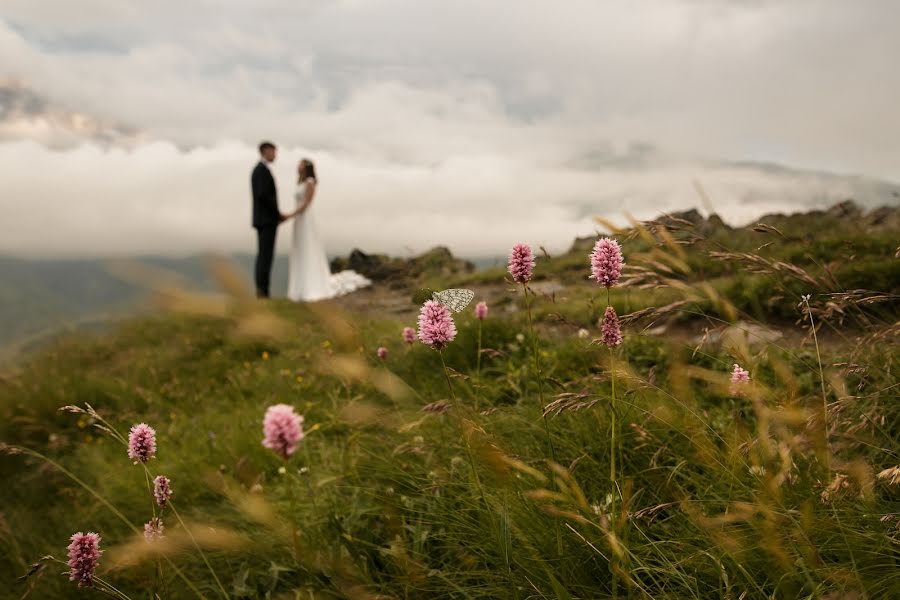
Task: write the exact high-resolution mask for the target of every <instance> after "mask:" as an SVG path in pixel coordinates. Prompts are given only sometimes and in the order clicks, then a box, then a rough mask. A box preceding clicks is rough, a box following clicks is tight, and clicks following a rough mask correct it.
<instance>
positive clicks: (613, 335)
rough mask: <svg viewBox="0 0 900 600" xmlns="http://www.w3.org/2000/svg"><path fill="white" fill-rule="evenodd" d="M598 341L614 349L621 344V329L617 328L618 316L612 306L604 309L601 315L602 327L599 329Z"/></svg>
mask: <svg viewBox="0 0 900 600" xmlns="http://www.w3.org/2000/svg"><path fill="white" fill-rule="evenodd" d="M600 341H602V342H603V343H604V344H606V345H607V346H609V347H610V348H615V347H616V346H618V345H619V344H621V343H622V329H621V328H620V327H619V316H618V315H617V314H616V309H614V308H613V307H612V306H607V307H606V312H604V313H603V325H602V326H601V327H600Z"/></svg>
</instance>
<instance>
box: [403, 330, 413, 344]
mask: <svg viewBox="0 0 900 600" xmlns="http://www.w3.org/2000/svg"><path fill="white" fill-rule="evenodd" d="M403 341H404V342H406V343H407V344H410V345H412V344H414V343H415V342H416V330H415V329H413V328H412V327H404V328H403Z"/></svg>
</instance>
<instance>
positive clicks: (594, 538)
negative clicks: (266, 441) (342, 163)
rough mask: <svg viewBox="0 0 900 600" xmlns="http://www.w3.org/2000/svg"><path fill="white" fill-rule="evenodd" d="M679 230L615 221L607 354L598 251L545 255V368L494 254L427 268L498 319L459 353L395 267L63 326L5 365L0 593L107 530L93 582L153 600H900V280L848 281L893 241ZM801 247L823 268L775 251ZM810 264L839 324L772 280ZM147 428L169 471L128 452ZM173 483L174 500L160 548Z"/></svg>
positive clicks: (541, 338) (53, 580)
mask: <svg viewBox="0 0 900 600" xmlns="http://www.w3.org/2000/svg"><path fill="white" fill-rule="evenodd" d="M825 218H829V219H833V218H834V217H827V216H826V217H825ZM681 220H685V221H686V219H681ZM829 222H830V223H832V224H834V223H835V222H836V221H829ZM679 223H680V221H676V222H673V223H670V225H672V227H670V228H659V227H656V226H654V225H647V226H646V227H645V231H644V233H643V234H642V233H641V232H640V231H638V230H635V231H631V232H622V233H621V234H620V235H619V238H620V240H622V241H623V247H624V252H625V259H626V261H627V264H628V265H629V268H628V269H627V270H626V272H625V275H624V279H625V280H626V281H629V280H630V281H632V282H634V284H635V285H634V286H631V287H616V288H613V289H612V290H611V294H610V297H611V299H612V302H613V304H614V305H615V306H616V308H617V309H618V310H619V313H620V314H623V315H624V314H625V313H633V312H634V311H636V310H642V309H645V308H647V309H648V310H645V311H643V312H641V313H639V314H632V317H631V318H628V319H626V321H627V322H628V326H627V327H626V328H625V330H624V335H625V341H624V343H623V344H622V346H621V347H619V348H617V349H615V350H614V351H610V350H609V349H607V348H606V347H604V346H602V345H600V344H597V343H592V338H594V337H597V336H598V335H599V331H598V329H597V326H596V320H597V317H598V316H599V315H600V314H601V313H602V312H603V308H605V304H606V291H605V290H603V289H602V288H599V289H598V287H597V285H596V284H593V283H590V282H588V281H585V278H584V274H585V273H586V272H587V270H588V267H587V262H586V256H585V254H586V252H585V246H588V245H589V244H588V243H587V242H586V241H585V242H580V246H578V247H576V248H575V249H573V252H572V253H571V254H570V255H567V256H560V257H555V258H552V259H542V258H540V257H539V258H538V261H537V267H536V275H537V281H536V282H535V283H534V289H535V291H536V292H538V293H537V294H536V295H535V296H529V298H530V301H529V302H530V303H531V304H530V306H531V312H532V314H533V315H534V317H535V320H536V330H537V348H538V350H539V352H538V354H537V363H536V362H535V355H534V354H533V350H534V348H535V346H533V345H532V339H531V337H530V334H529V324H528V323H529V318H528V310H527V308H528V305H526V304H525V303H524V298H523V296H522V294H521V291H518V292H517V291H515V288H514V287H513V286H511V285H509V284H508V283H504V282H503V281H502V277H501V274H499V273H493V274H492V273H491V272H490V271H484V272H476V273H474V274H473V273H468V274H466V273H458V274H455V275H449V276H448V275H440V276H439V275H437V274H436V273H433V272H425V273H423V274H422V279H421V282H417V283H442V284H450V283H454V284H464V285H468V286H471V287H473V288H474V289H475V290H476V294H477V297H476V300H480V299H487V300H488V302H489V305H490V307H491V309H490V312H489V314H488V317H487V319H486V320H485V321H484V322H483V324H482V328H481V333H480V336H479V322H478V321H477V320H476V319H475V318H474V317H473V316H472V314H471V310H467V311H466V312H464V313H461V314H460V315H457V316H456V325H457V328H458V335H457V337H456V339H455V340H454V341H453V342H452V343H450V344H449V345H448V346H447V348H446V350H445V351H444V352H443V353H442V354H439V353H437V352H435V351H434V350H431V349H429V348H427V347H425V346H424V345H422V344H420V343H418V342H417V343H415V344H414V345H412V346H407V345H406V344H405V343H404V342H403V341H402V339H401V337H400V330H401V328H402V327H403V326H407V325H414V323H415V317H416V310H417V307H415V306H413V305H412V304H411V302H409V300H408V298H409V293H408V292H409V289H408V287H411V286H406V287H400V288H393V287H391V286H390V285H387V284H383V285H379V286H377V287H376V288H375V289H373V290H368V291H366V292H364V293H361V294H358V295H354V296H351V297H347V298H344V299H341V300H339V301H335V302H330V303H320V304H314V305H294V304H290V303H286V302H277V301H276V302H272V303H265V304H258V303H255V302H254V303H250V304H243V303H242V302H240V301H239V300H236V299H232V300H230V301H227V302H226V301H224V300H223V299H216V298H210V297H205V296H204V297H198V296H191V295H184V296H180V297H177V298H174V299H173V300H172V301H170V302H169V304H168V306H169V308H171V309H173V310H174V312H171V313H169V314H165V315H158V316H155V317H148V318H143V319H139V320H133V321H129V322H126V323H124V324H122V325H121V326H120V327H119V328H118V329H117V330H116V331H115V333H113V334H111V335H96V336H94V335H79V336H77V337H72V338H68V339H63V340H59V341H57V342H56V343H54V344H53V345H51V346H49V347H47V348H46V349H44V350H42V351H40V352H39V353H37V354H35V355H34V356H33V357H31V358H30V359H29V360H28V361H27V362H26V363H24V364H23V365H22V366H21V367H20V368H19V369H18V370H17V371H15V372H12V373H10V374H8V375H6V376H4V377H3V379H2V381H0V439H2V440H3V442H4V443H5V444H8V446H6V447H5V448H6V450H7V453H5V454H0V473H2V476H3V480H4V481H6V482H10V485H6V486H3V487H2V488H0V549H2V552H0V573H2V577H3V580H4V581H5V582H9V585H7V586H6V587H5V589H4V590H3V591H0V595H2V597H9V598H20V597H22V596H23V595H25V594H27V593H29V590H31V591H30V593H31V597H36V598H63V597H73V594H74V593H75V591H76V590H75V588H74V587H73V586H74V584H73V583H71V582H69V581H67V580H66V578H65V577H62V576H60V575H59V573H61V572H63V571H65V570H66V568H65V566H63V565H60V564H57V563H54V562H52V561H51V560H50V559H46V560H44V561H43V562H41V563H40V565H42V566H36V567H34V572H33V574H32V576H31V577H30V578H28V579H26V580H22V581H16V580H15V578H16V577H18V576H20V575H23V574H24V573H26V572H28V571H29V568H30V565H32V564H33V563H35V561H37V560H38V559H40V557H42V556H45V555H48V554H50V555H53V556H54V557H55V558H56V559H62V560H65V546H66V544H67V543H68V537H69V536H70V535H71V534H72V533H74V532H77V531H97V532H99V533H100V534H101V536H102V537H103V541H102V547H103V548H104V549H105V550H106V552H105V553H104V554H103V556H102V558H101V562H100V570H99V571H98V574H99V576H100V577H101V578H102V579H103V580H104V581H108V582H110V583H112V584H114V585H115V586H116V588H117V589H118V590H120V592H121V593H122V594H124V595H127V596H129V597H131V598H139V597H147V596H148V594H150V593H152V592H155V593H158V594H159V596H160V597H162V598H192V597H205V598H213V597H222V596H226V597H235V598H266V597H269V598H295V597H302V598H307V597H311V598H353V599H357V598H359V599H362V598H527V597H546V598H551V597H552V598H598V597H610V596H612V595H613V594H614V593H615V594H617V595H619V596H622V597H625V596H626V595H627V596H629V597H637V598H710V597H725V598H727V597H735V598H737V597H742V596H743V597H746V598H764V597H789V598H820V597H828V596H829V595H831V596H832V597H853V596H854V595H856V596H858V597H870V598H889V597H896V596H897V595H898V594H900V578H898V577H897V569H896V566H897V558H898V556H897V543H898V541H900V540H898V533H897V532H898V529H897V514H898V513H900V501H898V491H897V490H898V487H897V485H896V482H894V483H892V475H891V473H893V471H891V469H894V468H895V467H897V466H898V464H900V461H898V456H897V454H896V439H897V436H898V433H900V403H898V402H897V399H898V398H897V387H896V386H897V380H896V372H897V367H898V365H897V362H896V360H897V359H896V356H897V353H896V348H897V336H898V334H900V331H898V328H897V325H896V322H897V312H896V298H895V297H894V296H891V295H890V294H882V296H883V298H881V299H873V298H875V297H874V296H872V295H868V296H865V297H864V298H863V299H864V300H866V301H865V302H863V301H861V300H860V299H859V297H856V299H855V300H853V301H848V300H847V299H846V298H845V297H843V296H841V297H838V296H833V295H830V294H833V293H834V291H833V290H832V289H831V286H833V285H835V282H834V281H832V280H833V279H836V277H829V276H828V274H829V273H832V272H835V273H836V272H838V271H840V269H845V268H856V269H859V275H858V276H859V277H860V278H861V281H862V282H864V283H872V284H877V283H878V282H879V281H880V280H879V277H884V275H883V273H884V272H885V271H884V269H885V268H887V269H888V271H887V272H890V269H891V268H893V267H891V266H888V267H884V266H883V263H885V261H888V262H887V263H886V264H888V265H893V264H894V263H890V262H889V261H890V260H891V259H892V252H893V250H892V249H890V248H888V245H889V243H888V241H887V240H886V239H884V240H883V239H881V238H880V237H878V236H879V235H881V234H878V233H876V232H871V231H870V232H869V233H867V234H863V233H860V234H859V235H858V236H857V237H853V236H852V235H851V233H850V232H848V231H845V232H844V238H843V239H844V241H847V240H850V242H851V243H850V244H846V243H844V244H840V243H834V242H833V241H828V242H827V243H826V242H825V241H822V240H828V239H829V238H828V237H827V236H832V235H837V233H836V230H835V229H833V228H832V229H831V230H828V231H824V232H823V234H822V237H819V236H813V237H812V238H807V237H803V236H801V235H800V234H799V233H797V232H794V231H792V230H791V226H790V224H789V223H779V224H778V225H774V226H775V227H777V228H778V230H779V231H780V233H772V232H762V233H760V232H756V233H753V232H740V233H737V232H732V233H731V234H729V235H727V236H725V237H723V238H721V239H713V237H714V235H718V234H717V233H716V231H715V230H713V231H712V233H713V234H714V235H710V236H706V237H704V238H703V239H702V240H694V237H696V236H697V235H699V234H698V232H699V231H700V229H701V228H702V227H701V226H702V225H703V224H702V223H696V224H693V225H692V226H690V227H688V226H687V225H684V224H683V223H681V225H680V226H679ZM853 227H856V225H853ZM807 231H808V230H807ZM701 233H702V232H701ZM772 235H774V236H776V244H773V245H772V246H770V247H768V248H766V249H764V250H760V252H759V253H755V252H753V248H750V245H751V244H756V245H757V246H759V245H761V244H759V243H758V242H756V241H754V240H755V239H759V238H754V236H762V238H763V239H766V240H767V239H769V236H772ZM794 237H797V238H800V239H799V240H793V239H792V238H794ZM895 239H896V238H895ZM691 240H693V242H692V243H689V244H688V243H684V244H679V243H678V242H679V241H681V242H688V241H691ZM817 240H818V241H817ZM729 241H730V242H733V244H734V245H733V246H727V245H726V242H729ZM764 243H765V242H764ZM801 247H802V248H804V249H805V250H804V251H803V252H801V251H800V248H801ZM679 248H681V250H683V252H684V256H683V257H681V256H680V250H679ZM748 249H749V251H747V250H748ZM744 251H747V252H746V254H747V256H742V255H741V252H744ZM820 251H821V252H828V254H827V255H826V256H825V257H824V258H825V259H826V260H827V262H828V264H823V263H822V262H821V260H819V259H818V258H815V257H816V252H820ZM710 252H720V253H721V252H727V253H729V254H728V255H727V256H718V257H716V256H711V255H710ZM793 252H797V253H798V256H799V257H800V258H801V259H802V260H803V261H805V262H804V267H803V268H800V267H797V268H800V269H801V271H802V272H803V273H806V274H805V275H801V274H799V273H798V272H797V271H795V270H793V269H791V268H789V267H777V266H773V265H777V263H779V262H781V263H783V264H785V265H787V264H788V263H785V262H783V261H784V260H785V259H787V258H788V257H789V256H790V255H791V253H793ZM766 253H768V254H766ZM861 257H862V258H861ZM760 259H763V262H762V263H760V262H759V261H760ZM654 264H655V265H656V266H655V267H654ZM754 264H755V265H756V266H755V267H752V266H753V265H754ZM748 265H750V266H748ZM760 265H762V266H760ZM829 265H831V266H829ZM847 265H850V266H849V267H848V266H847ZM854 265H855V266H854ZM751 267H752V268H755V269H757V270H765V269H774V271H773V272H772V273H762V272H760V273H750V272H749V270H750V269H751ZM795 267H796V265H795ZM838 267H840V269H839V268H838ZM816 269H818V270H816ZM867 269H868V270H867ZM807 271H810V272H811V273H810V272H807ZM849 272H850V273H854V272H855V271H852V270H851V271H849ZM220 277H222V279H223V281H227V280H228V278H227V277H225V276H222V275H221V274H220ZM804 277H809V278H810V279H809V280H808V281H807V280H804ZM798 281H800V282H801V283H803V286H800V288H802V290H803V293H810V294H812V297H811V298H810V308H811V313H812V316H813V318H814V319H815V322H816V323H817V324H818V325H820V326H821V328H820V329H819V330H818V334H817V335H816V336H815V337H812V336H811V333H810V329H809V321H808V318H807V317H806V316H805V315H807V314H808V312H807V311H806V309H805V305H804V308H802V309H798V308H797V302H796V300H795V298H793V297H790V296H786V297H785V299H784V300H782V301H781V302H780V303H776V304H770V303H768V301H769V300H770V298H767V297H763V296H761V294H763V293H764V291H765V290H773V291H774V290H782V291H781V292H779V293H785V294H787V293H793V292H799V291H800V288H797V289H796V290H795V289H794V288H793V287H792V286H795V285H796V283H797V282H798ZM641 282H648V283H649V286H647V287H642V286H641V285H640V284H641ZM550 283H554V286H550V285H548V284H550ZM888 283H889V284H892V285H894V286H896V280H893V279H888ZM817 284H822V285H823V286H825V287H824V288H822V289H819V288H815V287H814V285H817ZM660 285H664V286H665V287H658V286H660ZM751 285H755V286H757V287H755V288H750V287H749V286H751ZM867 288H868V289H871V290H873V292H874V291H878V288H875V287H874V285H872V286H871V287H870V286H867ZM750 289H752V290H755V291H754V292H753V293H750V292H749V291H748V290H750ZM540 290H543V293H542V292H540ZM792 290H793V292H792ZM881 291H885V290H881ZM887 291H888V292H889V291H890V290H887ZM745 297H746V298H747V299H748V300H747V302H746V305H742V304H741V302H742V300H741V298H745ZM672 302H676V303H678V302H684V303H683V304H677V305H676V306H675V308H671V306H670V307H668V308H663V307H664V306H665V305H666V304H670V303H672ZM770 306H776V307H778V312H777V313H775V312H773V311H772V309H771V308H769V307H770ZM756 309H759V310H760V311H761V313H760V314H762V315H766V314H772V315H773V316H772V317H771V318H770V319H767V320H765V321H759V320H754V319H753V311H754V310H756ZM837 309H840V310H837ZM698 313H699V314H700V315H701V316H698ZM780 315H783V316H784V317H787V318H781V317H780ZM671 317H676V318H675V319H674V321H673V320H671V319H670V318H671ZM661 323H662V324H664V325H665V326H664V327H662V328H660V324H661ZM580 327H585V328H586V329H587V330H588V331H587V337H583V336H582V335H580V334H579V333H578V330H579V328H580ZM776 329H777V332H778V333H779V336H768V335H763V333H766V332H771V331H775V330H776ZM760 332H763V333H760ZM479 337H480V339H481V340H482V342H483V344H484V348H485V349H486V351H485V352H484V353H483V354H482V364H481V369H480V371H479V370H478V369H477V366H476V365H477V361H476V356H477V351H478V347H479V346H478V340H479ZM813 342H816V343H813ZM380 346H383V347H386V348H387V349H388V357H387V360H384V361H382V360H379V359H378V358H377V356H376V348H378V347H380ZM442 360H443V362H444V363H446V365H447V367H448V369H447V370H446V371H445V370H444V369H443V368H442ZM734 363H739V364H741V365H742V366H743V367H745V368H747V369H748V370H749V371H750V377H751V383H749V384H747V385H746V386H744V387H737V388H735V387H733V386H732V385H731V384H730V383H729V377H730V374H731V371H732V368H733V364H734ZM536 364H538V365H539V366H540V368H539V369H536V368H535V365H536ZM278 403H285V404H289V405H291V406H293V407H294V408H295V410H296V411H297V412H298V413H300V414H302V415H303V417H304V423H303V427H304V430H305V433H306V435H305V437H304V438H303V440H302V441H301V442H300V444H299V447H298V451H297V453H296V454H294V455H293V456H291V457H290V458H289V459H288V460H284V459H282V458H280V457H279V456H278V455H276V454H275V453H274V452H272V451H270V450H268V449H266V448H264V447H263V445H262V443H261V441H262V439H263V431H262V420H263V416H264V414H265V412H266V409H267V407H269V406H271V405H273V404H278ZM87 405H89V406H90V407H92V409H90V410H95V411H96V412H90V410H89V409H88V408H86V406H87ZM64 406H74V407H80V408H77V409H69V411H60V410H59V408H60V407H64ZM72 411H75V412H72ZM78 411H80V412H78ZM544 415H546V416H544ZM140 422H145V423H148V424H149V425H151V426H152V427H154V428H155V430H156V436H157V452H156V457H155V458H153V459H152V460H150V461H149V462H148V463H147V465H146V466H147V470H146V471H145V470H144V468H143V467H142V466H141V465H134V464H132V461H131V460H130V459H129V458H128V456H127V455H126V447H125V445H124V444H123V443H121V441H120V440H117V439H116V438H117V436H127V435H128V429H129V427H130V426H132V425H134V424H136V423H140ZM98 426H99V427H98ZM613 466H615V471H614V473H613V472H611V467H613ZM159 474H163V475H166V476H167V477H169V478H170V479H171V482H172V489H173V490H174V495H173V497H172V500H171V503H170V505H169V506H168V507H166V508H165V509H164V510H163V513H162V515H163V521H164V524H165V527H166V530H165V532H166V537H165V539H164V540H163V541H156V542H152V543H148V542H146V541H145V540H144V539H143V537H142V535H141V531H142V530H143V525H144V523H146V522H147V521H148V520H149V519H150V518H151V517H152V516H153V514H154V513H155V512H156V511H157V510H159V508H158V507H156V506H155V505H154V504H153V501H152V496H151V494H150V493H149V490H148V487H147V486H148V483H147V482H148V480H149V478H150V477H153V476H156V475H159ZM879 474H881V475H880V476H879ZM896 481H898V482H900V470H898V471H897V472H896Z"/></svg>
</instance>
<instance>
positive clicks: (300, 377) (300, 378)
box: [297, 375, 303, 383]
mask: <svg viewBox="0 0 900 600" xmlns="http://www.w3.org/2000/svg"><path fill="white" fill-rule="evenodd" d="M297 383H303V375H297Z"/></svg>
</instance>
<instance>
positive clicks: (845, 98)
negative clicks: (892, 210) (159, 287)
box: [0, 0, 900, 256]
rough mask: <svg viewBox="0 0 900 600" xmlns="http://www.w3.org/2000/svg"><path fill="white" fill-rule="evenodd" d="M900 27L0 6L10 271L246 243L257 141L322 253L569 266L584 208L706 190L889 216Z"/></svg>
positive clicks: (292, 0)
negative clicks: (308, 210) (555, 252)
mask: <svg viewBox="0 0 900 600" xmlns="http://www.w3.org/2000/svg"><path fill="white" fill-rule="evenodd" d="M898 20H900V4H898V3H896V2H893V1H892V0H873V1H872V2H869V3H867V4H866V6H865V8H862V7H861V6H860V5H859V4H858V3H850V2H843V1H841V0H826V1H819V0H815V1H814V0H798V1H797V2H790V3H785V2H769V1H760V2H731V3H721V2H712V1H708V0H670V1H664V2H659V1H652V0H635V1H634V2H627V3H625V2H597V1H594V0H573V1H572V2H567V3H557V4H555V5H554V4H550V3H547V2H538V1H537V0H515V1H512V0H510V1H509V2H487V3H486V2H482V1H479V0H459V1H458V2H454V3H447V2H441V1H438V0H385V1H383V2H369V1H367V0H348V1H345V2H325V1H322V0H307V1H298V0H267V1H266V2H262V3H246V2H238V1H236V0H217V1H215V2H212V1H209V0H179V1H178V2H177V3H176V2H174V0H160V1H159V2H155V3H109V2H106V1H105V0H84V1H83V2H78V3H71V2H63V1H62V0H58V1H56V2H54V1H52V0H47V1H46V2H40V3H37V2H34V1H33V0H8V2H6V3H5V5H4V15H3V18H2V19H0V88H2V89H0V186H2V189H0V227H2V236H0V252H9V253H16V254H28V255H38V254H40V255H59V254H63V255H72V254H81V255H86V254H87V255H96V254H104V255H107V254H132V253H169V254H172V253H184V252H195V251H207V250H213V251H226V252H231V251H235V250H252V245H253V237H252V232H251V230H250V229H249V225H248V221H249V202H250V201H249V190H248V182H247V179H248V176H249V170H250V168H251V167H252V166H253V164H254V162H255V156H256V152H255V148H254V147H255V145H256V143H257V142H258V141H259V140H260V139H264V138H269V139H272V140H274V141H275V142H277V143H278V144H279V145H280V146H281V147H282V150H281V158H280V161H279V163H278V164H279V167H278V168H279V173H280V175H279V184H280V190H281V194H282V206H283V207H285V208H288V206H289V205H290V204H291V203H292V201H293V199H292V185H293V183H292V180H293V177H292V171H293V165H294V164H295V163H296V161H297V160H298V159H299V158H300V157H301V156H310V157H312V158H314V159H315V160H316V161H317V164H318V168H319V172H320V177H321V179H322V186H321V195H320V197H319V199H318V201H317V217H318V218H319V220H320V222H321V229H322V230H323V234H324V237H325V238H326V239H327V240H328V245H329V250H330V251H331V252H333V253H343V252H346V251H347V250H349V249H351V248H353V247H360V248H363V249H365V250H371V251H386V252H392V253H403V252H405V251H407V248H408V249H411V250H412V251H420V250H422V249H424V248H427V247H429V246H432V245H435V244H446V245H449V246H450V247H451V248H452V249H453V250H455V251H457V252H460V253H463V254H466V255H470V256H474V255H491V254H496V253H502V252H504V251H505V250H506V248H507V247H508V246H509V244H510V243H512V242H514V241H517V240H526V241H530V242H531V243H533V244H545V245H546V246H547V247H548V248H551V249H560V248H562V247H565V246H566V245H567V244H568V243H569V241H570V240H571V239H572V237H574V236H575V235H580V234H587V233H590V232H591V231H593V229H594V226H593V222H592V221H591V218H590V217H591V216H592V215H593V214H601V215H606V216H619V215H621V214H622V213H623V212H626V211H627V212H629V213H631V214H634V215H635V216H638V217H651V216H655V215H656V214H658V213H659V212H661V211H672V210H681V209H687V208H690V207H695V206H698V205H700V200H699V197H698V194H697V192H696V189H695V185H694V181H695V180H697V181H699V182H700V183H701V184H702V185H703V187H704V189H705V190H706V192H707V194H708V195H709V197H710V198H711V201H712V203H713V207H712V209H713V210H716V211H717V212H719V213H721V214H722V215H723V216H724V217H725V218H726V219H727V220H729V221H731V222H735V223H742V222H747V221H750V220H752V219H754V218H756V217H758V216H759V215H760V214H763V213H766V212H775V211H779V212H785V211H793V210H800V209H803V208H806V207H809V206H822V205H825V204H828V203H832V202H836V201H840V200H844V199H847V198H854V199H857V200H858V201H860V202H861V203H863V204H866V205H876V204H885V203H895V202H896V201H897V197H896V196H895V193H896V189H897V187H896V186H895V185H893V184H892V183H890V182H893V181H900V171H898V163H897V161H896V157H897V156H898V155H900V120H898V119H897V118H896V116H895V113H896V107H897V106H898V105H900V70H898V69H896V66H895V65H894V64H893V62H894V61H892V60H891V57H893V56H897V55H900V37H898V36H897V35H896V32H895V31H894V29H895V27H894V24H895V23H896V22H898ZM2 82H5V83H2ZM11 90H12V91H11ZM769 163H772V164H776V163H777V164H783V165H789V166H791V167H794V169H793V170H792V169H789V168H785V169H780V168H775V167H770V166H766V165H767V164H769ZM827 172H833V173H849V174H856V173H858V174H860V175H861V176H860V177H856V176H850V177H843V176H833V175H828V174H826V173H827ZM881 181H886V182H888V183H881ZM287 238H288V236H287V235H282V236H281V243H282V244H284V243H285V242H286V241H287Z"/></svg>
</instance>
